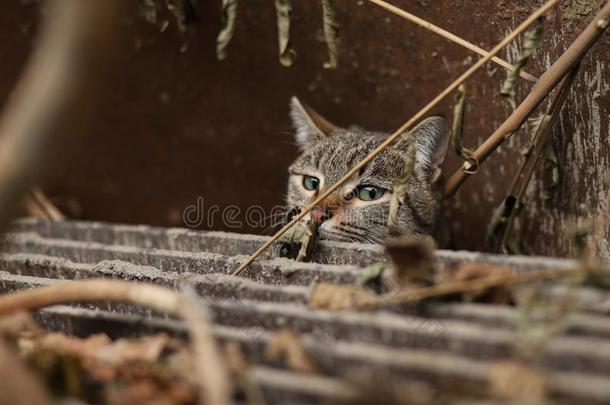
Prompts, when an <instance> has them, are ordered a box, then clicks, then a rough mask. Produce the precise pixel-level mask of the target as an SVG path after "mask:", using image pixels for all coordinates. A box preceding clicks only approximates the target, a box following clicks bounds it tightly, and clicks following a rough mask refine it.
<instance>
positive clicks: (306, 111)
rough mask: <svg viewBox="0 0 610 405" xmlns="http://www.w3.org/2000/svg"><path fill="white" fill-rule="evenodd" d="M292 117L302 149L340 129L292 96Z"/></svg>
mask: <svg viewBox="0 0 610 405" xmlns="http://www.w3.org/2000/svg"><path fill="white" fill-rule="evenodd" d="M290 118H291V119H292V125H293V126H294V129H295V130H296V131H297V132H296V141H297V144H298V145H299V147H300V148H301V149H305V148H307V147H308V146H309V145H311V144H313V143H315V142H318V141H320V140H322V139H324V138H326V137H328V136H330V135H331V134H332V133H334V132H336V131H337V130H338V129H339V128H338V127H337V126H335V125H333V124H331V123H330V122H329V121H328V120H327V119H326V118H324V117H322V116H321V115H320V114H318V113H317V112H315V111H314V110H312V109H311V108H310V107H308V106H306V105H305V104H303V103H301V101H300V100H299V99H298V98H296V97H292V99H291V100H290Z"/></svg>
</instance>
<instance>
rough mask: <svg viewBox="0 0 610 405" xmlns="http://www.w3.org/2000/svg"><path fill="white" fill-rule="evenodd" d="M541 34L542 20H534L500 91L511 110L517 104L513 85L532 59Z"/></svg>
mask: <svg viewBox="0 0 610 405" xmlns="http://www.w3.org/2000/svg"><path fill="white" fill-rule="evenodd" d="M543 33H544V22H543V20H542V19H538V20H536V23H535V24H534V27H533V28H532V29H531V30H529V31H528V32H526V33H525V39H524V42H523V50H522V51H521V54H520V55H519V58H518V59H517V62H516V63H515V64H514V65H513V69H512V70H511V71H510V72H509V73H508V76H507V77H506V80H505V81H504V83H503V84H502V88H501V89H500V95H502V97H504V99H505V100H506V101H507V102H508V103H509V104H510V106H511V107H512V108H513V110H514V109H515V108H516V107H517V103H516V101H515V84H516V83H517V79H518V78H519V74H520V73H521V69H523V67H524V66H525V65H526V64H527V61H528V60H529V58H531V57H532V55H533V54H534V52H535V51H536V49H538V47H539V46H540V43H541V42H542V34H543Z"/></svg>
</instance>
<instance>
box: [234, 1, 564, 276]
mask: <svg viewBox="0 0 610 405" xmlns="http://www.w3.org/2000/svg"><path fill="white" fill-rule="evenodd" d="M558 2H559V0H549V1H547V2H546V3H545V4H544V5H542V6H541V7H540V8H539V9H538V10H536V11H535V12H534V13H532V14H531V15H530V16H529V17H528V18H527V19H526V20H525V21H523V22H522V23H521V24H519V26H518V27H517V28H515V30H514V31H513V32H511V33H510V34H508V35H507V36H506V37H505V38H504V39H503V40H502V41H500V43H499V44H497V45H496V46H495V47H494V48H493V49H492V50H491V51H490V52H489V53H488V54H487V55H486V56H484V57H482V58H481V59H479V60H478V61H477V62H476V63H475V64H474V65H472V66H471V67H470V68H469V69H468V70H466V71H465V72H464V73H463V74H462V75H461V76H460V77H458V78H457V79H456V80H454V81H453V83H451V84H450V85H449V86H448V87H447V88H446V89H445V90H443V91H442V92H441V93H440V94H439V95H438V96H436V97H435V98H434V99H433V100H432V101H430V102H429V103H428V104H427V105H426V106H425V107H424V108H422V109H421V110H419V111H418V112H417V113H416V114H415V115H414V116H413V117H411V118H410V119H409V120H408V121H407V122H405V123H404V124H403V125H402V126H401V127H400V128H398V129H397V130H396V131H394V132H393V133H392V134H391V135H390V136H388V137H387V138H386V140H385V141H383V142H382V143H381V144H380V145H379V146H378V147H377V148H375V149H374V150H373V151H372V152H371V153H369V154H368V155H367V156H366V157H365V158H364V159H363V160H361V161H360V162H358V163H357V164H356V165H355V166H354V167H353V168H352V169H351V170H350V171H349V172H347V174H345V176H343V177H342V178H341V179H339V180H338V181H337V182H336V183H335V184H333V185H332V186H330V187H329V188H328V189H327V190H326V191H325V192H323V193H322V194H320V196H319V197H318V198H316V199H315V200H314V201H313V202H312V203H310V204H309V205H308V206H306V207H305V208H303V210H302V211H301V212H300V213H299V214H297V215H295V216H294V217H293V218H292V220H291V221H290V222H289V223H288V224H286V225H284V227H282V229H280V230H279V231H277V232H276V234H275V235H273V236H272V237H271V238H270V239H269V240H267V242H265V243H264V244H263V245H262V246H261V247H259V248H258V249H257V250H256V252H254V253H253V254H252V255H251V256H250V257H248V258H247V259H246V260H245V261H244V262H243V263H242V264H241V265H240V266H239V267H238V268H237V269H236V270H235V271H234V272H233V275H238V274H239V273H241V272H242V271H243V270H244V269H245V268H246V267H248V265H249V264H250V263H252V262H253V261H254V259H256V258H257V257H258V256H259V255H260V254H261V253H263V252H264V251H265V249H267V248H268V247H269V246H271V244H272V243H273V242H275V241H276V240H277V239H278V238H279V237H280V236H282V235H283V234H284V233H285V232H286V231H287V230H288V229H289V228H290V227H291V226H293V225H294V224H296V223H297V222H298V221H300V220H301V218H303V217H304V216H305V215H307V213H308V212H309V211H310V210H311V209H312V208H313V207H315V206H317V205H318V204H320V203H321V202H322V201H323V200H324V199H325V198H327V197H328V196H329V195H331V194H332V193H333V192H334V191H335V190H337V189H338V188H339V187H340V186H341V185H342V184H344V183H345V182H346V181H347V180H349V179H350V178H351V177H352V176H353V175H355V174H356V173H358V171H359V170H360V169H361V168H362V167H364V166H365V165H366V164H367V163H368V162H370V161H371V160H372V159H373V158H374V157H375V156H377V155H378V154H379V153H380V152H381V151H382V150H384V149H385V148H386V147H388V146H390V145H391V144H392V143H394V141H395V140H396V139H398V138H399V137H400V136H402V134H403V133H404V132H405V131H407V130H409V129H410V128H411V127H412V126H413V124H415V123H416V122H417V121H418V120H419V119H421V118H423V117H424V115H426V114H427V113H428V112H429V111H430V110H431V109H432V108H434V106H436V105H437V104H438V103H439V102H441V101H442V100H443V99H444V98H445V97H447V96H448V95H449V94H451V92H453V91H454V90H455V89H457V88H458V87H459V85H460V84H462V83H463V82H464V81H466V80H467V79H468V78H469V77H470V76H472V75H473V74H474V73H475V72H476V71H477V70H479V69H480V68H481V66H483V65H484V64H485V62H487V61H488V60H489V59H491V57H492V56H493V55H495V54H497V53H498V52H500V50H501V49H502V48H504V47H505V46H506V45H507V44H509V43H510V42H511V41H512V40H513V39H515V38H516V37H517V36H518V35H519V34H520V33H522V32H523V31H525V30H526V29H527V27H529V26H530V25H531V24H532V23H533V22H534V21H536V20H537V19H538V18H540V17H541V16H543V15H544V14H545V13H546V12H548V11H549V10H550V9H551V8H553V7H554V6H555V5H556V4H557V3H558Z"/></svg>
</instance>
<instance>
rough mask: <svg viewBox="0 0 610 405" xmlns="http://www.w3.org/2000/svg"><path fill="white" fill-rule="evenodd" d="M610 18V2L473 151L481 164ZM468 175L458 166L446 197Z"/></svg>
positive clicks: (522, 121)
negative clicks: (497, 126) (511, 111)
mask: <svg viewBox="0 0 610 405" xmlns="http://www.w3.org/2000/svg"><path fill="white" fill-rule="evenodd" d="M608 21H610V1H608V2H607V3H606V5H605V6H604V7H603V8H602V9H601V10H600V12H599V13H598V14H597V15H596V16H595V18H594V19H593V21H591V23H589V25H588V26H587V27H586V28H585V29H584V30H583V31H582V32H581V33H580V35H579V36H578V38H576V40H575V41H574V42H573V43H572V45H570V47H569V48H568V49H567V50H566V51H565V52H564V53H563V55H561V56H560V57H559V59H557V61H555V63H553V65H552V66H551V67H550V68H549V69H548V70H547V71H546V72H545V73H544V74H543V75H542V76H541V77H540V79H538V83H537V84H536V86H534V88H533V89H532V91H531V92H530V94H529V95H528V96H527V97H526V98H525V100H523V102H522V103H521V104H520V105H519V107H517V109H515V111H513V113H512V114H511V115H510V116H509V117H508V118H507V119H506V121H504V123H503V124H502V125H501V126H500V127H499V128H498V129H497V130H496V131H495V132H494V133H493V134H492V135H491V136H490V137H489V138H487V140H486V141H485V142H483V144H481V146H479V148H478V149H477V150H476V151H475V152H474V155H475V157H476V158H477V159H478V160H479V163H483V162H484V161H485V160H486V159H487V158H488V157H489V155H491V154H492V153H493V152H494V151H495V150H496V149H497V148H498V147H499V146H500V145H502V143H504V141H506V140H507V139H509V138H510V137H511V135H512V134H513V133H515V132H516V131H517V130H519V128H520V127H521V125H523V123H524V122H525V121H526V120H527V118H528V117H529V116H530V115H531V114H532V113H533V112H534V110H536V108H537V107H538V106H539V105H540V103H542V101H543V100H544V99H545V98H546V96H547V95H548V94H549V93H550V92H551V91H552V90H553V88H555V86H556V85H557V83H559V81H560V80H561V79H562V78H563V77H564V76H565V75H566V74H567V73H568V72H569V71H570V70H572V68H573V67H574V66H575V65H576V64H577V63H579V62H580V61H581V60H582V58H583V57H584V56H585V55H586V54H587V52H588V51H589V49H590V48H591V47H592V46H593V44H594V43H595V42H596V41H597V40H598V39H599V37H601V35H602V34H603V33H604V31H605V30H606V29H607V28H608V25H609V24H608ZM468 177H469V173H468V172H467V171H466V170H464V167H461V168H459V169H458V170H457V171H456V172H455V173H454V174H453V176H451V178H450V179H449V181H447V184H446V185H445V190H444V196H445V198H446V197H450V196H452V195H453V194H454V193H455V192H456V191H457V189H458V188H459V187H460V186H461V185H462V183H464V181H466V179H467V178H468Z"/></svg>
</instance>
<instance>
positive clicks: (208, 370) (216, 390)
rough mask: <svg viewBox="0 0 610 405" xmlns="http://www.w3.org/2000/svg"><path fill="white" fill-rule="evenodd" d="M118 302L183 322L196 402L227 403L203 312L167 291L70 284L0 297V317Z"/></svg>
mask: <svg viewBox="0 0 610 405" xmlns="http://www.w3.org/2000/svg"><path fill="white" fill-rule="evenodd" d="M96 301H117V302H127V303H130V304H135V305H144V306H147V307H150V308H152V309H154V310H156V311H160V312H168V313H171V314H174V315H176V316H179V317H181V318H183V319H184V320H185V322H186V327H187V329H188V331H189V335H190V338H191V344H192V346H193V352H194V355H195V368H196V370H195V371H196V373H197V375H198V379H197V381H198V383H199V388H200V391H199V400H200V403H202V404H207V405H225V404H227V405H228V404H229V403H230V392H231V390H230V384H229V380H228V373H227V370H226V367H225V364H224V361H223V360H222V358H221V356H220V352H219V350H218V348H217V345H216V341H215V339H214V336H213V334H212V330H211V327H210V323H209V320H208V316H207V311H206V308H205V307H204V306H203V304H198V305H196V306H195V305H193V304H192V303H191V302H190V301H189V300H188V299H187V298H186V297H185V296H183V295H181V294H178V293H176V292H174V291H172V290H170V289H168V288H165V287H159V286H155V285H150V284H141V283H137V284H136V283H130V282H125V281H117V280H87V281H69V282H64V283H58V284H54V285H51V286H47V287H41V288H37V289H33V290H28V291H20V292H17V293H13V294H8V295H3V296H1V297H0V315H4V314H8V313H12V312H16V311H19V310H36V309H40V308H43V307H47V306H51V305H60V304H69V303H73V302H96Z"/></svg>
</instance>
